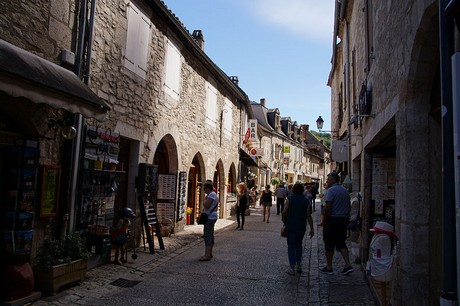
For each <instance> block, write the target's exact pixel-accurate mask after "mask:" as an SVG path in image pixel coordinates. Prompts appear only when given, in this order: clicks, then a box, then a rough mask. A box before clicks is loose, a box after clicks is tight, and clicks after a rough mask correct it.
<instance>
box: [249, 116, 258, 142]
mask: <svg viewBox="0 0 460 306" xmlns="http://www.w3.org/2000/svg"><path fill="white" fill-rule="evenodd" d="M249 131H250V133H249V140H250V141H252V142H253V143H256V142H257V119H250V120H249Z"/></svg>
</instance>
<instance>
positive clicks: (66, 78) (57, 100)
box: [0, 39, 110, 121]
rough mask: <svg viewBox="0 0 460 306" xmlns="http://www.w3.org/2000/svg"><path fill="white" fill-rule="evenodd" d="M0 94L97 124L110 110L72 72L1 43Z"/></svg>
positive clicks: (4, 42)
mask: <svg viewBox="0 0 460 306" xmlns="http://www.w3.org/2000/svg"><path fill="white" fill-rule="evenodd" d="M0 91H3V92H5V93H6V94H8V95H10V96H12V97H16V98H17V97H24V98H26V99H28V100H30V101H32V102H33V103H37V104H42V103H43V104H47V105H49V106H51V107H53V108H62V109H65V110H67V111H69V112H71V113H79V114H82V115H83V116H84V117H86V118H95V119H96V120H99V121H103V120H104V119H105V116H106V114H107V111H109V110H110V107H109V106H107V104H105V103H104V102H103V101H102V100H101V99H100V98H99V97H98V96H97V95H96V94H95V93H94V92H92V91H91V89H90V88H89V87H88V86H87V85H86V84H84V83H83V82H82V81H81V80H80V79H79V78H78V77H77V76H76V75H75V74H74V73H73V72H72V71H70V70H67V69H65V68H63V67H61V66H59V65H56V64H54V63H52V62H50V61H47V60H45V59H43V58H41V57H39V56H36V55H35V54H32V53H30V52H28V51H26V50H23V49H21V48H18V47H16V46H14V45H12V44H10V43H8V42H6V41H4V40H1V39H0Z"/></svg>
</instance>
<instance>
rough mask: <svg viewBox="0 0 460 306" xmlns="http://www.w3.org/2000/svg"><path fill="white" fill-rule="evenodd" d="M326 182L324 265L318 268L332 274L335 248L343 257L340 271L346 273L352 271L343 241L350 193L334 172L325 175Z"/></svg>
mask: <svg viewBox="0 0 460 306" xmlns="http://www.w3.org/2000/svg"><path fill="white" fill-rule="evenodd" d="M326 183H327V185H328V190H327V194H326V200H325V203H326V205H325V209H324V219H323V240H324V248H325V251H326V266H325V267H324V268H322V269H320V271H321V272H323V273H326V274H334V272H333V270H332V258H333V256H334V248H335V249H337V251H339V252H340V254H341V255H342V257H343V260H344V262H345V267H344V268H343V270H342V272H341V273H342V274H344V275H346V274H350V273H351V272H353V267H352V266H351V264H350V258H349V255H348V249H347V245H346V243H345V240H346V239H347V225H348V222H349V220H350V209H351V207H350V195H349V194H348V191H347V190H346V189H345V187H343V186H342V185H340V184H339V175H338V174H337V173H336V172H331V173H329V174H328V175H327V180H326Z"/></svg>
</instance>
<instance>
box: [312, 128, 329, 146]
mask: <svg viewBox="0 0 460 306" xmlns="http://www.w3.org/2000/svg"><path fill="white" fill-rule="evenodd" d="M311 133H312V134H313V135H315V137H316V138H318V139H319V140H322V141H323V143H324V145H325V146H326V147H328V148H329V149H330V148H331V134H330V133H318V132H315V131H311Z"/></svg>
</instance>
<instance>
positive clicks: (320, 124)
mask: <svg viewBox="0 0 460 306" xmlns="http://www.w3.org/2000/svg"><path fill="white" fill-rule="evenodd" d="M323 123H324V120H323V118H321V116H319V117H318V119H316V127H317V128H318V130H319V131H320V132H321V130H322V129H323Z"/></svg>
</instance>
